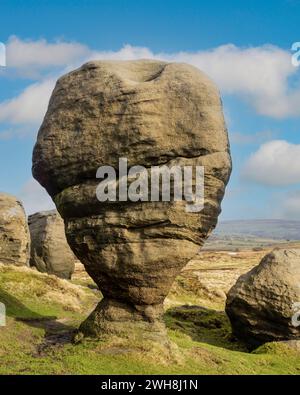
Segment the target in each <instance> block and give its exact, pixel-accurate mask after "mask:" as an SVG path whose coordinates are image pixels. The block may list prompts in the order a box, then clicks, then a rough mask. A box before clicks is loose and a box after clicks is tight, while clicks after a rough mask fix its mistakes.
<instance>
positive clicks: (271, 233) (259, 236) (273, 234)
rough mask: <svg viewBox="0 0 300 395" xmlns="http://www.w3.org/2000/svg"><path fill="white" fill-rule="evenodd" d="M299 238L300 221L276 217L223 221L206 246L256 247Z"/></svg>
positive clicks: (229, 247) (223, 247) (215, 247)
mask: <svg viewBox="0 0 300 395" xmlns="http://www.w3.org/2000/svg"><path fill="white" fill-rule="evenodd" d="M299 240H300V221H289V220H276V219H265V220H264V219H259V220H236V221H221V222H219V224H218V226H217V228H216V229H215V231H214V232H213V233H212V235H211V236H210V237H209V239H208V241H207V242H206V244H205V248H208V249H211V248H212V249H232V248H247V247H249V248H255V247H263V246H267V245H272V244H276V243H282V242H287V241H299Z"/></svg>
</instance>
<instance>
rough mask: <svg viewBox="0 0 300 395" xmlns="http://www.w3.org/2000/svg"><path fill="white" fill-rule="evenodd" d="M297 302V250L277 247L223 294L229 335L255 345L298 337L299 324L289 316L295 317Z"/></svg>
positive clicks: (299, 292)
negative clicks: (225, 299) (229, 322)
mask: <svg viewBox="0 0 300 395" xmlns="http://www.w3.org/2000/svg"><path fill="white" fill-rule="evenodd" d="M299 302H300V250H296V249H291V250H286V249H278V250H274V251H272V252H271V253H269V254H267V255H266V256H265V257H264V258H263V259H262V261H261V262H260V264H259V265H258V266H255V267H254V268H253V269H252V270H250V271H249V272H248V273H246V274H244V275H242V276H241V277H240V278H239V279H238V281H237V283H236V284H235V285H234V286H233V287H232V288H231V289H230V291H229V293H228V295H227V302H226V313H227V315H228V317H229V319H230V321H231V325H232V330H233V334H234V335H235V336H236V337H238V338H240V339H242V340H243V341H245V342H246V343H247V344H249V346H250V347H255V346H258V345H260V344H262V343H265V342H268V341H281V340H292V339H294V340H296V339H299V340H300V326H299V325H298V326H294V325H293V324H292V317H293V316H294V319H296V320H299V316H300V304H299ZM294 303H298V307H297V306H296V305H294ZM294 314H295V315H294ZM299 324H300V321H299Z"/></svg>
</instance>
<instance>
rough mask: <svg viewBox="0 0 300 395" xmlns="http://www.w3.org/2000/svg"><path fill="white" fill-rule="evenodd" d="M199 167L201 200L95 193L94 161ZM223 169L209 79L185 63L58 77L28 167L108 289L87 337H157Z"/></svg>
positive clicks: (208, 218)
mask: <svg viewBox="0 0 300 395" xmlns="http://www.w3.org/2000/svg"><path fill="white" fill-rule="evenodd" d="M119 158H126V159H127V161H128V168H131V167H132V166H144V167H145V168H146V169H147V170H148V175H149V173H150V167H151V166H162V165H165V166H167V167H168V168H171V167H172V166H173V165H178V166H193V167H195V166H204V167H205V180H204V181H205V205H204V209H203V210H202V211H201V212H196V213H193V212H187V210H186V202H184V201H183V202H181V201H174V199H173V200H171V201H136V202H133V201H119V200H117V201H115V202H111V201H110V202H102V203H101V202H99V200H98V199H97V197H96V188H97V185H98V184H99V181H100V180H97V179H96V171H97V169H98V168H99V167H100V166H112V167H113V168H114V169H116V174H117V176H118V175H119V173H118V165H119ZM230 170H231V160H230V153H229V145H228V138H227V131H226V127H225V124H224V118H223V113H222V105H221V101H220V97H219V93H218V91H217V89H216V87H215V85H214V84H213V83H212V82H211V81H210V80H209V79H208V78H207V77H206V76H205V75H204V74H203V73H202V72H200V71H199V70H197V69H196V68H194V67H192V66H188V65H186V64H175V63H164V62H160V61H152V60H148V61H147V60H143V61H128V62H105V61H104V62H103V61H95V62H89V63H87V64H85V65H83V66H82V67H81V68H79V69H78V70H75V71H73V72H71V73H69V74H67V75H65V76H63V77H62V78H60V79H59V80H58V82H57V84H56V87H55V89H54V92H53V94H52V97H51V100H50V103H49V108H48V111H47V114H46V116H45V119H44V122H43V124H42V126H41V128H40V131H39V134H38V140H37V143H36V146H35V149H34V154H33V175H34V177H35V178H36V179H37V180H38V181H39V182H40V183H41V184H42V185H43V186H44V187H45V188H46V189H47V191H48V193H49V194H50V195H51V196H52V198H53V200H54V202H55V204H56V206H57V209H58V211H59V212H60V214H61V216H62V217H63V218H64V220H65V224H66V235H67V239H68V242H69V244H70V246H71V248H72V249H73V251H74V252H75V254H76V256H77V257H78V258H80V260H81V262H82V263H83V264H84V266H85V268H86V270H87V272H88V273H89V274H90V276H91V277H92V278H93V279H94V281H95V282H96V283H97V284H98V286H99V288H100V290H101V291H102V293H103V295H104V300H102V301H101V302H100V304H99V305H98V307H97V308H96V310H95V311H94V312H93V313H92V314H91V315H90V317H89V318H88V319H87V320H86V322H84V323H83V324H82V326H81V330H82V331H83V332H84V333H85V334H92V335H96V336H101V335H102V334H104V333H118V334H122V335H124V332H127V334H129V335H130V336H132V333H133V330H136V332H138V331H139V330H141V332H142V333H143V334H144V335H146V334H151V335H155V334H158V335H159V336H161V335H163V334H164V330H165V329H164V325H163V323H162V312H163V307H162V305H163V301H164V299H165V297H166V295H167V293H168V291H169V289H170V287H171V284H172V282H173V281H174V278H175V276H176V275H177V274H178V273H179V272H180V270H181V268H182V267H183V266H185V265H186V263H187V262H188V261H189V260H190V259H191V258H192V257H193V256H194V255H195V254H196V253H197V251H198V250H199V247H200V246H201V245H202V244H203V242H204V240H205V239H206V237H207V236H208V235H209V233H210V232H211V231H212V230H213V229H214V227H215V225H216V223H217V217H218V215H219V213H220V202H221V200H222V198H223V194H224V190H225V186H226V183H227V181H228V178H229V175H230Z"/></svg>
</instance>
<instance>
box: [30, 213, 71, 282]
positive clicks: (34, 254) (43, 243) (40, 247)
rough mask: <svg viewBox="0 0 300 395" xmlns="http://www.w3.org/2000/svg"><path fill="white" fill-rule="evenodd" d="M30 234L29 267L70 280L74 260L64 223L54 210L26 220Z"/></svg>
mask: <svg viewBox="0 0 300 395" xmlns="http://www.w3.org/2000/svg"><path fill="white" fill-rule="evenodd" d="M28 224H29V230H30V234H31V257H30V266H35V267H36V268H37V269H38V270H39V271H40V272H46V273H48V274H55V275H56V276H57V277H60V278H66V279H70V278H71V276H72V274H73V272H74V267H75V261H76V258H75V256H74V254H73V252H72V250H71V249H70V247H69V244H68V242H67V239H66V235H65V226H64V222H63V220H62V218H61V216H60V215H59V213H58V212H57V211H56V210H51V211H43V212H39V213H36V214H33V215H30V216H29V218H28Z"/></svg>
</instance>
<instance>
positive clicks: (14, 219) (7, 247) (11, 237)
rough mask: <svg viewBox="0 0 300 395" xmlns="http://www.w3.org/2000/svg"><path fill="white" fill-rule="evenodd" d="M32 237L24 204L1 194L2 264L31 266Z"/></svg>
mask: <svg viewBox="0 0 300 395" xmlns="http://www.w3.org/2000/svg"><path fill="white" fill-rule="evenodd" d="M29 249H30V236H29V230H28V226H27V219H26V215H25V211H24V208H23V206H22V203H21V202H20V201H19V200H18V199H17V198H16V197H14V196H11V195H8V194H6V193H0V262H1V263H4V264H12V265H16V266H23V265H28V264H29Z"/></svg>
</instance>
